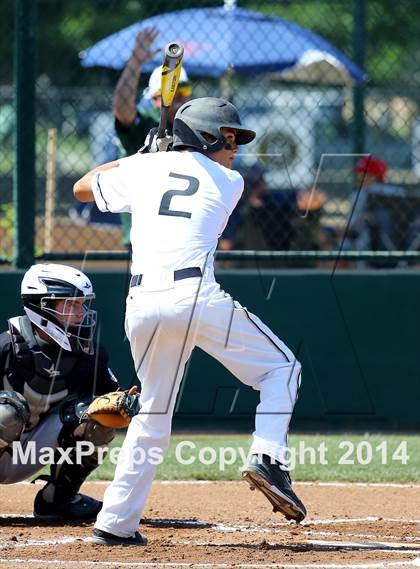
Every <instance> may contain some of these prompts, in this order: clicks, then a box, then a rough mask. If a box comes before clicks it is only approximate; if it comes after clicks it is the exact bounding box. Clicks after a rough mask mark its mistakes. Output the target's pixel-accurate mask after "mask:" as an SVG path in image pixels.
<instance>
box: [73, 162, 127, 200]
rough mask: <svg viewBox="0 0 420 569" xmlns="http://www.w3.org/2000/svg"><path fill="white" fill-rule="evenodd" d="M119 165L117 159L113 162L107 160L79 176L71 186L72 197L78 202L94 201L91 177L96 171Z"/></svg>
mask: <svg viewBox="0 0 420 569" xmlns="http://www.w3.org/2000/svg"><path fill="white" fill-rule="evenodd" d="M119 165H120V163H119V162H118V160H114V161H113V162H107V163H106V164H102V165H101V166H97V167H96V168H94V169H93V170H91V171H90V172H88V173H87V174H85V175H84V176H83V178H80V180H78V181H77V182H76V183H75V184H74V186H73V194H74V197H75V198H76V199H77V200H79V202H94V201H95V197H94V195H93V192H92V188H91V185H92V178H93V176H94V175H95V174H96V173H97V172H104V171H105V170H110V169H111V168H117V167H118V166H119Z"/></svg>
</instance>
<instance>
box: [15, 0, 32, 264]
mask: <svg viewBox="0 0 420 569" xmlns="http://www.w3.org/2000/svg"><path fill="white" fill-rule="evenodd" d="M36 3H37V2H36V0H16V4H15V30H16V31H15V57H14V85H15V109H16V134H15V136H16V138H15V148H16V156H15V167H14V172H13V205H14V212H15V236H14V258H13V262H14V265H15V266H16V267H17V268H26V267H29V266H30V265H31V264H32V263H33V260H34V242H35V238H34V233H35V50H36V40H35V36H36Z"/></svg>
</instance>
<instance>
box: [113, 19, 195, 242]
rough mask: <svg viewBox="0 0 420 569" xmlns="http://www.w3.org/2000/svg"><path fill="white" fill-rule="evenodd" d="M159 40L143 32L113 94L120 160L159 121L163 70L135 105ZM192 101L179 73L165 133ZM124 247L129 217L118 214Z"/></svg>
mask: <svg viewBox="0 0 420 569" xmlns="http://www.w3.org/2000/svg"><path fill="white" fill-rule="evenodd" d="M157 36H158V32H157V30H156V29H155V28H145V29H144V30H141V31H140V32H139V33H138V34H137V37H136V41H135V44H134V48H133V51H132V53H131V56H130V59H129V60H128V62H127V64H126V66H125V68H124V70H123V72H122V73H121V76H120V78H119V81H118V83H117V86H116V89H115V92H114V101H113V113H114V117H115V130H116V133H117V136H118V138H119V140H120V144H121V156H120V157H123V156H129V155H131V154H135V153H136V152H137V151H138V150H139V148H141V147H142V146H143V144H144V141H145V138H146V136H147V135H148V133H149V131H150V130H151V129H152V128H154V127H156V126H158V124H159V120H160V106H161V97H160V95H161V93H160V81H161V70H162V67H161V66H159V67H157V68H156V69H155V70H154V71H153V72H152V74H151V75H150V79H149V86H148V87H147V89H146V90H145V91H144V93H143V97H142V98H141V100H140V102H139V103H137V91H138V86H139V82H140V76H141V69H142V66H143V65H144V64H145V63H147V62H148V61H150V60H152V59H153V58H154V57H155V56H156V55H157V54H158V53H159V51H160V50H159V49H157V50H155V49H153V47H152V46H153V43H154V41H155V39H156V38H157ZM190 98H191V85H190V83H189V80H188V76H187V73H186V71H185V69H182V70H181V75H180V78H179V84H178V90H177V93H176V95H175V97H174V101H173V103H172V106H171V110H170V113H169V124H168V127H167V130H168V133H169V134H171V133H172V123H173V119H174V116H175V113H176V111H177V110H178V109H179V107H180V106H181V105H183V104H184V103H185V102H186V101H188V100H189V99H190ZM121 223H122V227H123V243H124V245H125V246H126V247H128V248H130V230H131V216H130V215H129V214H121Z"/></svg>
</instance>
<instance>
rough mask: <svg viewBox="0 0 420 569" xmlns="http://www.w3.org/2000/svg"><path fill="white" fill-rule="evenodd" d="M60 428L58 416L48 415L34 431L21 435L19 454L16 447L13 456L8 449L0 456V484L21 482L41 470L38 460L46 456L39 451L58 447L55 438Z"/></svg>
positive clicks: (41, 466) (60, 423)
mask: <svg viewBox="0 0 420 569" xmlns="http://www.w3.org/2000/svg"><path fill="white" fill-rule="evenodd" d="M62 426H63V424H62V422H61V420H60V416H59V415H56V414H52V415H48V416H47V417H45V419H44V420H43V421H41V422H40V423H39V424H38V425H37V426H36V427H35V428H34V429H32V430H31V431H28V432H27V433H23V434H22V436H21V438H20V450H21V454H18V451H17V447H16V446H15V449H16V450H15V453H14V454H13V452H12V454H11V453H9V449H7V450H5V451H3V452H2V454H1V455H0V484H14V483H15V482H21V481H22V480H26V479H27V478H30V477H31V476H34V475H35V474H36V473H37V472H38V471H39V470H41V468H43V467H44V466H45V464H42V463H41V462H40V458H41V456H42V455H43V456H44V457H45V456H46V455H45V450H44V453H42V452H41V449H42V448H45V447H50V448H52V449H56V448H57V447H58V441H57V437H58V434H59V432H60V431H61V429H62ZM11 448H12V447H11ZM31 449H34V450H33V451H32V450H31ZM22 459H23V460H22Z"/></svg>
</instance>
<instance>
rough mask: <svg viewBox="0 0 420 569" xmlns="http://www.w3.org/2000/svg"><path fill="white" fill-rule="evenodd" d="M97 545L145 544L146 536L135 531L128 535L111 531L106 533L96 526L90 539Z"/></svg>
mask: <svg viewBox="0 0 420 569" xmlns="http://www.w3.org/2000/svg"><path fill="white" fill-rule="evenodd" d="M90 541H92V542H93V543H96V544H98V545H125V546H127V545H128V546H129V545H146V544H147V537H146V536H144V535H142V534H141V533H140V532H139V531H136V532H135V533H134V534H133V535H131V536H130V537H120V536H119V535H114V534H113V533H108V532H107V531H103V530H101V529H98V528H93V537H92V538H91V540H90Z"/></svg>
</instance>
